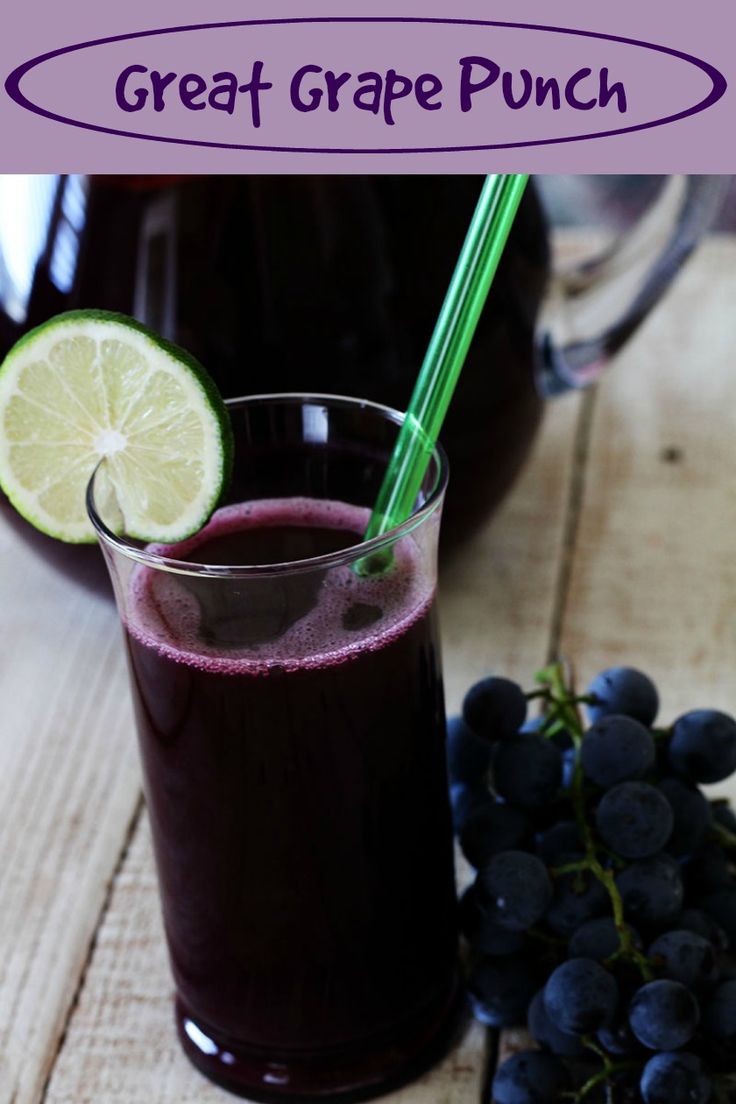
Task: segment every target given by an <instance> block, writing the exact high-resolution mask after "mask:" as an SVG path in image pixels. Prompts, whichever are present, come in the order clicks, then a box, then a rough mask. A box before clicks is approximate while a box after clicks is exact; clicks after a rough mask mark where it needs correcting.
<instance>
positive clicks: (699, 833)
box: [658, 778, 713, 858]
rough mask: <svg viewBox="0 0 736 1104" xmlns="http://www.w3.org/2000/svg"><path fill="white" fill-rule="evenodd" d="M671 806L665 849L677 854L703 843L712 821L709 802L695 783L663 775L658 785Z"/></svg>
mask: <svg viewBox="0 0 736 1104" xmlns="http://www.w3.org/2000/svg"><path fill="white" fill-rule="evenodd" d="M658 788H659V790H660V791H661V793H663V794H664V796H665V797H666V798H667V801H668V802H669V804H670V808H671V809H672V815H673V817H674V822H673V825H672V835H671V836H670V838H669V840H668V841H667V850H668V851H669V852H670V854H671V855H676V856H677V857H678V858H679V857H680V856H682V855H692V853H693V851H697V849H698V848H699V847H700V846H702V844H703V842H704V840H705V838H706V836H707V835H708V832H709V831H710V829H711V825H712V823H713V816H712V813H711V809H710V805H709V804H708V802H707V801H706V799H705V798H704V797H703V795H702V794H701V792H700V790H698V789H697V788H696V787H695V786H692V785H688V783H687V782H684V781H683V780H682V779H680V778H663V779H662V781H661V782H660V783H659V786H658Z"/></svg>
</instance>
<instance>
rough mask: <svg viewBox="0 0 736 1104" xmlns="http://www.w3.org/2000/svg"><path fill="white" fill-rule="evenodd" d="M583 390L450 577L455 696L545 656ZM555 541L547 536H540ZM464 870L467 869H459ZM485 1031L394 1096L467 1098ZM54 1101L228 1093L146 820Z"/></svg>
mask: <svg viewBox="0 0 736 1104" xmlns="http://www.w3.org/2000/svg"><path fill="white" fill-rule="evenodd" d="M577 409H578V399H577V397H571V398H570V399H569V400H565V401H563V402H561V403H559V404H557V405H556V406H555V408H554V410H552V411H550V416H549V418H548V419H547V422H546V425H545V429H544V432H543V434H542V435H541V437H540V439H539V442H538V447H537V448H536V450H535V454H534V456H533V458H532V461H531V462H530V464H529V466H528V468H527V470H526V471H525V473H524V475H523V477H522V479H521V481H520V483H519V484H518V486H517V488H516V490H515V492H514V494H513V495H512V496H511V498H510V499H509V501H508V502H507V503H506V504H505V506H504V507H503V509H502V510H501V512H500V513H499V514H498V515H497V517H496V518H495V520H494V521H493V522H491V523H490V524H489V525H488V526H487V527H486V529H485V530H484V531H483V532H481V533H479V534H478V535H477V537H476V538H475V539H474V540H473V541H472V542H471V543H470V544H469V545H468V546H467V547H466V548H465V549H464V550H463V553H462V555H459V556H458V557H457V559H456V560H454V562H453V563H452V564H451V565H450V566H449V568H448V570H447V573H446V575H445V577H444V579H443V585H442V603H443V631H444V636H445V649H444V650H445V658H446V663H445V666H446V675H447V687H448V703H449V705H450V707H451V708H452V709H455V708H457V706H458V704H459V701H460V697H461V694H462V691H463V689H464V688H465V687H467V685H468V683H469V681H470V680H471V679H472V678H474V677H475V676H476V675H480V674H482V673H483V672H484V671H486V670H488V669H489V668H491V667H492V668H494V669H497V670H503V671H505V672H507V673H510V674H512V675H517V676H518V677H520V678H526V677H528V675H529V672H530V671H532V670H533V669H534V668H535V667H536V666H538V665H539V664H540V663H542V662H543V661H544V660H545V657H546V652H547V648H548V642H549V631H550V624H551V620H552V616H553V610H554V594H555V582H556V578H557V572H558V567H559V562H558V561H559V552H560V548H561V545H562V537H563V530H564V520H565V506H566V496H567V487H568V482H569V475H570V465H571V456H572V447H573V440H574V433H575V422H576V417H577ZM540 532H542V533H543V534H544V540H543V541H540V540H539V534H540ZM460 873H461V877H462V876H463V872H462V871H461V872H460ZM486 1057H487V1049H486V1042H485V1034H484V1032H483V1030H482V1029H481V1028H480V1027H479V1026H478V1025H477V1024H469V1025H468V1028H467V1030H466V1032H465V1034H464V1036H463V1038H462V1039H461V1041H460V1042H459V1044H458V1046H457V1047H456V1048H455V1049H454V1050H453V1051H452V1052H451V1053H450V1054H449V1055H448V1057H447V1058H446V1059H445V1061H444V1062H443V1063H441V1064H440V1065H439V1066H438V1067H437V1068H436V1069H435V1070H433V1071H432V1072H431V1073H430V1074H428V1075H427V1076H425V1077H424V1078H423V1079H421V1080H420V1081H418V1082H416V1083H415V1084H414V1085H412V1086H410V1087H409V1088H407V1089H404V1090H402V1091H400V1092H398V1093H394V1094H393V1095H392V1096H389V1097H386V1098H384V1099H386V1100H387V1101H390V1102H391V1104H410V1102H411V1104H422V1102H424V1101H426V1102H427V1104H429V1102H430V1101H431V1102H432V1104H437V1102H441V1104H466V1102H468V1101H475V1100H477V1099H478V1097H479V1094H480V1091H481V1085H482V1083H483V1080H484V1076H485V1065H486ZM44 1099H45V1104H72V1102H73V1104H87V1102H89V1104H93V1102H94V1104H98V1102H100V1101H105V1104H140V1101H142V1100H151V1099H155V1100H156V1104H189V1102H192V1104H193V1102H194V1101H197V1102H198V1104H206V1102H208V1101H212V1102H213V1104H215V1101H222V1100H223V1099H224V1096H223V1094H222V1092H221V1091H219V1090H218V1089H216V1088H214V1087H212V1086H210V1085H209V1084H208V1083H207V1082H206V1081H204V1080H203V1079H202V1078H201V1077H200V1076H199V1075H198V1074H197V1073H196V1072H195V1071H194V1070H193V1069H192V1068H191V1067H190V1066H189V1064H188V1062H187V1061H186V1059H185V1058H184V1057H183V1055H182V1054H181V1053H180V1051H179V1047H178V1045H177V1042H176V1039H175V1036H174V1031H173V1023H172V1014H171V981H170V978H169V975H168V969H167V963H166V955H165V950H164V942H163V935H162V933H161V930H160V923H159V919H158V904H157V900H156V889H155V884H154V877H153V874H152V868H151V859H150V851H149V846H148V838H147V828H146V826H145V824H142V825H141V827H140V829H139V831H138V832H137V833H136V837H135V839H134V841H133V845H132V847H131V850H130V853H129V855H128V856H127V858H126V861H125V863H124V865H123V867H122V870H121V871H120V874H119V876H118V878H117V880H116V883H115V887H114V892H113V894H112V897H111V900H110V906H109V909H108V911H107V913H106V915H105V918H104V922H103V923H102V925H101V928H100V930H99V933H98V938H97V943H96V946H95V952H94V955H93V958H92V960H91V963H90V966H89V969H88V972H87V974H86V977H85V982H84V986H83V988H82V990H81V993H80V997H79V1002H78V1004H77V1006H76V1008H75V1010H74V1014H73V1016H72V1018H71V1021H70V1024H69V1028H68V1032H67V1035H66V1038H65V1040H64V1045H63V1047H62V1048H61V1051H60V1054H59V1058H58V1061H57V1063H56V1065H55V1068H54V1071H53V1075H52V1077H51V1080H50V1083H49V1086H48V1091H47V1093H46V1096H45V1098H44Z"/></svg>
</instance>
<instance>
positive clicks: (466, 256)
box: [361, 174, 528, 570]
mask: <svg viewBox="0 0 736 1104" xmlns="http://www.w3.org/2000/svg"><path fill="white" fill-rule="evenodd" d="M527 179H528V177H527V176H521V175H511V176H507V175H503V174H496V175H492V176H487V177H486V180H485V183H484V184H483V189H482V191H481V193H480V197H479V199H478V204H477V206H476V208H475V212H474V214H473V218H472V221H471V223H470V226H469V228H468V233H467V236H466V238H465V241H464V243H463V247H462V250H461V252H460V256H459V257H458V261H457V265H456V266H455V271H454V273H453V275H452V279H451V281H450V286H449V288H448V289H447V294H446V296H445V301H444V303H443V304H442V310H441V311H440V315H439V318H438V319H437V325H436V326H435V328H434V333H433V334H432V338H431V340H430V342H429V347H428V349H427V352H426V355H425V357H424V363H423V364H422V368H421V371H420V372H419V376H418V378H417V382H416V385H415V387H414V392H413V394H412V397H411V401H410V402H409V408H408V410H407V413H406V417H405V419H404V422H403V425H402V427H401V430H400V432H399V436H398V438H397V441H396V445H395V446H394V451H393V453H392V455H391V459H390V461H389V465H388V468H387V470H386V474H385V476H384V479H383V484H382V485H381V489H380V491H379V492H378V498H377V499H376V504H375V506H374V508H373V513H372V514H371V519H370V521H369V523H368V528H367V529H366V532H365V537H364V540H370V538H371V537H377V536H380V535H381V534H382V533H385V532H387V531H388V530H389V529H393V528H394V526H396V525H399V524H401V522H402V521H405V520H406V519H407V518H408V517H409V515H410V514H411V512H412V509H413V507H414V503H415V501H416V497H417V494H418V493H419V489H420V487H421V485H422V480H423V479H424V473H425V472H426V470H427V465H428V463H429V458H430V456H431V454H432V449H433V448H434V445H435V442H436V440H437V437H438V435H439V432H440V429H441V428H442V423H443V421H444V419H445V414H446V413H447V408H448V406H449V405H450V399H451V398H452V394H453V392H454V390H455V384H456V383H457V380H458V377H459V375H460V370H461V368H462V366H463V363H464V361H465V357H466V354H467V352H468V347H469V345H470V342H471V340H472V338H473V334H474V333H475V327H476V325H477V324H478V318H479V317H480V312H481V310H482V309H483V304H484V303H485V301H486V296H487V295H488V290H489V288H490V286H491V282H492V281H493V277H494V276H495V274H496V268H497V267H498V262H499V260H500V258H501V254H502V253H503V250H504V246H505V245H506V239H507V238H508V235H509V230H510V229H511V224H512V223H513V221H514V216H515V214H516V210H517V208H518V206H519V202H520V200H521V197H522V195H523V192H524V188H525V187H526V182H527ZM367 559H372V557H367ZM361 566H363V565H361ZM366 567H368V565H365V566H364V570H365V568H366ZM368 569H369V570H370V568H368Z"/></svg>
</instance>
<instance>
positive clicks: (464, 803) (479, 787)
mask: <svg viewBox="0 0 736 1104" xmlns="http://www.w3.org/2000/svg"><path fill="white" fill-rule="evenodd" d="M494 804H495V802H494V800H493V797H492V796H491V793H490V791H489V789H488V786H487V785H486V784H485V783H484V782H483V783H476V784H475V785H472V786H471V785H468V784H467V783H466V782H455V783H453V784H452V785H451V786H450V807H451V809H452V827H453V830H454V831H455V833H456V834H457V835H459V834H460V832H461V831H462V829H463V825H464V824H465V823H466V821H467V820H468V819H469V818H470V817H471V816H473V814H474V813H476V812H478V811H479V810H481V809H485V808H487V807H488V806H489V805H494Z"/></svg>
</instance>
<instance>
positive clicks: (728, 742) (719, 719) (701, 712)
mask: <svg viewBox="0 0 736 1104" xmlns="http://www.w3.org/2000/svg"><path fill="white" fill-rule="evenodd" d="M669 760H670V764H671V766H672V769H673V770H674V771H676V772H677V773H678V774H681V775H683V776H684V777H685V778H688V779H689V780H690V781H691V782H721V781H722V780H723V779H724V778H728V776H729V775H730V774H733V772H734V771H735V770H736V721H735V720H734V719H733V717H729V716H728V714H727V713H719V712H718V710H716V709H694V710H693V711H692V712H690V713H685V714H683V716H682V717H679V718H678V720H676V721H675V723H674V725H673V728H672V735H671V737H670V742H669Z"/></svg>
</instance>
